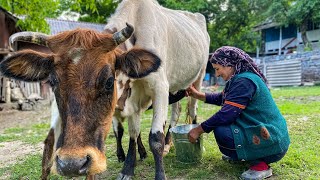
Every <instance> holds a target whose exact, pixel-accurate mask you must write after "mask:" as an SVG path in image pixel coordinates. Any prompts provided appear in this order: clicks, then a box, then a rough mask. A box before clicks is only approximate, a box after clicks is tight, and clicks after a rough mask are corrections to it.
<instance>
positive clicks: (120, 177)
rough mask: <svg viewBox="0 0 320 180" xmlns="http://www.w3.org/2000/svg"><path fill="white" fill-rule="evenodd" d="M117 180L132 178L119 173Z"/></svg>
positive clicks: (130, 179)
mask: <svg viewBox="0 0 320 180" xmlns="http://www.w3.org/2000/svg"><path fill="white" fill-rule="evenodd" d="M117 180H132V176H128V175H125V174H122V173H120V174H119V175H118V177H117Z"/></svg>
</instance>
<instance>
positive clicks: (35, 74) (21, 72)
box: [0, 50, 54, 81]
mask: <svg viewBox="0 0 320 180" xmlns="http://www.w3.org/2000/svg"><path fill="white" fill-rule="evenodd" d="M53 67H54V63H53V56H50V55H48V54H44V53H38V52H36V51H32V50H25V51H20V52H18V53H16V54H13V55H12V56H9V57H7V58H6V59H5V60H3V61H2V62H1V64H0V72H1V73H2V74H3V75H4V76H7V77H9V78H14V79H18V80H22V81H41V80H44V79H46V78H47V77H48V75H49V74H50V72H52V70H53Z"/></svg>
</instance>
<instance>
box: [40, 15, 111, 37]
mask: <svg viewBox="0 0 320 180" xmlns="http://www.w3.org/2000/svg"><path fill="white" fill-rule="evenodd" d="M46 21H47V23H48V24H49V26H50V30H51V35H53V34H57V33H59V32H62V31H67V30H72V29H76V28H88V29H93V30H96V31H99V32H101V31H103V28H104V26H105V24H97V23H88V22H78V21H69V20H60V19H51V18H46Z"/></svg>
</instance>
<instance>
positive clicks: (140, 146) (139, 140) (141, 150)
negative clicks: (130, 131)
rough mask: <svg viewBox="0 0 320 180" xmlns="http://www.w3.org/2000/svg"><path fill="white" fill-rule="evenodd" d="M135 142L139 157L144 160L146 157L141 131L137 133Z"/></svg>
mask: <svg viewBox="0 0 320 180" xmlns="http://www.w3.org/2000/svg"><path fill="white" fill-rule="evenodd" d="M137 143H138V152H139V154H140V159H141V160H144V159H145V158H146V157H147V151H146V148H145V147H144V145H143V143H142V140H141V132H140V133H139V136H138V139H137Z"/></svg>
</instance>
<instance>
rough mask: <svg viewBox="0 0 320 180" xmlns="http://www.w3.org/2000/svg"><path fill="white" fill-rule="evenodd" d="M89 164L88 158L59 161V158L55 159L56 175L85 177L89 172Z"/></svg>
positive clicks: (89, 159)
mask: <svg viewBox="0 0 320 180" xmlns="http://www.w3.org/2000/svg"><path fill="white" fill-rule="evenodd" d="M90 162H91V158H90V156H86V157H84V158H66V159H60V158H59V156H57V157H56V163H57V170H58V173H59V174H61V175H66V176H79V175H80V176H81V175H86V174H87V172H88V170H89V165H90Z"/></svg>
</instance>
